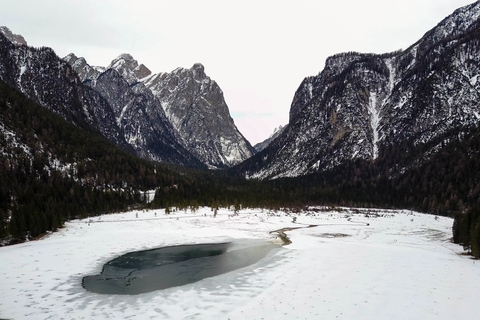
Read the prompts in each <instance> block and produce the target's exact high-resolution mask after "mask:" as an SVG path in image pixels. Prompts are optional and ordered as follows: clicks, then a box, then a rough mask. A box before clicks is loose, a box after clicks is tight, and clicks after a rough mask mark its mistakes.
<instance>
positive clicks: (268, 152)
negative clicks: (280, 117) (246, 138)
mask: <svg viewBox="0 0 480 320" xmlns="http://www.w3.org/2000/svg"><path fill="white" fill-rule="evenodd" d="M479 17H480V3H479V2H476V3H473V4H471V5H469V6H466V7H463V8H460V9H458V10H456V11H455V12H454V13H453V14H452V15H451V16H449V17H447V18H446V19H444V20H443V21H442V22H440V23H439V24H438V25H437V26H436V27H435V28H433V29H432V30H431V31H429V32H427V33H426V34H425V36H424V37H423V38H422V39H420V40H419V41H418V42H417V43H415V44H414V45H412V46H411V47H410V48H408V49H406V50H404V51H398V52H393V53H388V54H382V55H379V54H362V53H355V52H349V53H342V54H337V55H334V56H332V57H330V58H328V59H327V61H326V64H325V68H324V70H323V71H322V72H320V73H319V74H318V75H317V76H312V77H307V78H305V79H304V81H303V82H302V84H301V85H300V87H299V88H298V90H297V92H296V94H295V96H294V99H293V102H292V106H291V110H290V119H289V125H288V127H287V128H286V130H285V131H284V132H283V133H282V134H281V135H280V137H279V138H278V139H276V140H275V141H274V142H273V143H272V144H270V146H269V147H268V148H266V149H265V150H264V151H263V152H261V153H260V154H258V155H257V156H256V157H254V158H253V159H251V160H249V161H247V162H246V164H245V166H244V168H245V175H246V176H247V177H255V178H278V177H288V176H299V175H305V174H308V173H312V172H317V171H324V170H329V169H332V168H334V167H336V166H338V165H340V164H342V163H345V162H348V161H350V160H355V159H365V160H375V159H377V158H379V157H381V156H382V152H384V150H385V148H387V147H389V146H398V145H400V144H402V143H408V144H410V145H412V146H416V145H419V144H422V143H426V142H428V141H432V139H434V138H435V137H439V136H442V135H444V134H446V133H447V132H449V131H451V130H452V129H454V128H468V127H471V126H477V125H478V124H479V122H480V116H479V115H480V103H479V101H480V83H479V82H478V81H477V79H478V77H479V76H480V58H479V57H480V49H479V48H480V31H479V30H480V29H479V26H480V19H479ZM446 139H447V140H446V141H448V138H446Z"/></svg>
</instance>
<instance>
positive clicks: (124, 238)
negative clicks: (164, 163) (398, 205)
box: [0, 208, 480, 320]
mask: <svg viewBox="0 0 480 320" xmlns="http://www.w3.org/2000/svg"><path fill="white" fill-rule="evenodd" d="M357 211H358V210H354V209H346V208H344V209H343V211H342V212H335V211H332V212H314V211H311V212H303V213H300V214H288V213H285V212H278V213H274V212H269V211H267V210H261V209H257V210H253V209H249V210H241V211H240V213H239V214H238V215H237V216H232V214H233V212H232V211H228V210H224V209H222V210H219V213H218V215H217V217H216V218H213V212H212V211H211V210H210V208H201V209H200V210H198V211H197V212H196V213H191V212H190V211H188V212H184V211H179V212H174V213H172V214H171V215H165V214H164V211H163V210H156V211H131V212H127V213H119V214H113V215H106V216H101V217H95V218H91V219H84V220H75V221H71V222H69V223H67V224H66V228H64V229H62V230H60V231H59V232H56V233H53V234H51V235H49V236H48V237H46V238H45V239H43V240H40V241H32V242H27V243H23V244H20V245H15V246H9V247H3V248H0V261H2V263H1V264H0V276H1V281H0V318H8V319H93V318H102V319H119V318H122V319H128V318H135V319H214V318H217V319H231V320H233V319H273V318H275V319H454V318H457V319H459V318H464V319H472V318H475V317H476V316H477V315H478V314H479V312H480V305H478V303H477V302H476V298H477V297H478V296H479V295H480V281H479V280H480V269H479V264H478V263H475V261H474V260H471V259H470V258H468V257H466V256H462V255H459V253H461V252H462V248H461V247H460V246H458V245H454V244H452V243H451V242H450V240H449V239H450V237H451V226H452V220H451V219H448V218H443V217H438V218H434V216H431V215H423V214H419V213H415V212H410V211H386V210H382V211H375V212H374V211H372V210H370V211H366V210H365V211H364V210H362V211H358V213H354V212H357ZM366 214H369V215H370V217H367V216H366ZM292 216H295V217H296V222H297V223H293V217H292ZM310 224H312V225H318V226H317V227H312V228H301V229H295V230H291V231H287V232H286V233H287V235H288V236H289V237H290V239H291V240H292V244H290V245H288V246H284V247H283V248H281V249H279V250H275V251H273V252H271V253H270V254H269V255H268V256H267V257H266V258H264V259H263V260H261V261H260V262H258V263H256V264H254V265H252V266H249V267H246V268H242V269H239V270H236V271H233V272H230V273H226V274H223V275H220V276H216V277H212V278H207V279H204V280H202V281H199V282H196V283H193V284H190V285H185V286H181V287H175V288H170V289H167V290H162V291H155V292H150V293H145V294H140V295H135V296H124V295H100V294H94V293H90V292H87V291H85V290H84V289H83V288H82V286H81V279H82V278H83V276H85V275H91V274H96V273H98V272H100V271H101V268H102V266H103V264H104V263H105V262H107V261H109V260H111V259H113V258H115V257H116V256H119V255H121V254H123V253H126V252H129V251H134V250H143V249H149V248H155V247H160V246H169V245H177V244H186V243H189V244H191V243H205V242H222V241H234V240H241V239H258V240H262V239H263V240H266V241H269V240H273V238H274V237H275V236H274V235H273V234H270V233H269V232H270V231H273V230H278V229H281V228H285V227H289V228H298V227H306V226H308V225H310ZM367 224H368V225H367Z"/></svg>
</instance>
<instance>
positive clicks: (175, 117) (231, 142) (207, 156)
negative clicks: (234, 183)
mask: <svg viewBox="0 0 480 320" xmlns="http://www.w3.org/2000/svg"><path fill="white" fill-rule="evenodd" d="M141 81H142V82H143V83H144V84H145V86H146V87H147V88H149V89H150V90H151V91H152V93H153V94H154V95H155V96H156V97H157V98H158V99H159V101H160V103H161V106H162V107H163V109H164V110H165V113H166V115H167V117H168V119H169V120H170V122H171V123H172V125H173V127H174V128H175V129H176V130H177V132H178V135H179V137H180V142H181V144H182V145H183V146H184V147H185V148H186V149H187V150H189V151H190V152H192V153H193V154H194V155H195V156H197V157H198V158H199V159H201V160H202V161H203V162H204V163H207V164H209V165H211V166H216V167H225V166H231V165H234V164H238V163H240V162H242V161H243V160H246V159H247V158H249V157H251V156H252V155H253V154H254V152H255V151H254V149H253V148H252V146H251V145H250V143H249V142H248V141H247V140H246V139H245V138H244V137H243V135H242V134H241V133H240V131H238V129H237V127H236V126H235V123H234V122H233V119H232V118H231V117H230V112H229V110H228V106H227V104H226V103H225V100H224V97H223V92H222V90H221V89H220V87H219V86H218V84H217V83H216V82H215V81H213V80H212V79H210V77H208V76H207V75H206V74H205V70H204V67H203V65H201V64H199V63H197V64H195V65H193V67H192V68H190V69H185V68H177V69H175V70H174V71H172V72H170V73H161V74H154V75H151V76H149V77H147V78H144V79H142V80H141Z"/></svg>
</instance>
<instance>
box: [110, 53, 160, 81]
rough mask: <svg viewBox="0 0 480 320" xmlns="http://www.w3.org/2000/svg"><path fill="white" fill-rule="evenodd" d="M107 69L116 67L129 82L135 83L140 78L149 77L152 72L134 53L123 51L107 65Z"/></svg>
mask: <svg viewBox="0 0 480 320" xmlns="http://www.w3.org/2000/svg"><path fill="white" fill-rule="evenodd" d="M107 69H115V70H117V71H118V73H120V74H121V75H122V76H123V77H124V78H125V79H126V80H127V81H128V83H129V84H133V83H135V82H137V81H139V80H140V79H143V78H145V77H148V76H149V75H151V74H152V72H151V71H150V70H149V69H148V68H147V67H146V66H145V65H143V64H139V63H138V61H137V60H135V59H134V58H133V56H132V55H130V54H128V53H122V54H121V55H119V56H118V57H117V58H115V59H113V60H112V62H111V63H110V64H109V65H108V66H107Z"/></svg>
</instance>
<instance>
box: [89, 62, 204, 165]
mask: <svg viewBox="0 0 480 320" xmlns="http://www.w3.org/2000/svg"><path fill="white" fill-rule="evenodd" d="M85 85H87V86H89V87H91V88H92V89H93V90H95V91H96V92H98V93H99V94H100V95H101V96H102V97H104V98H105V99H106V100H107V101H108V103H109V105H110V106H111V107H112V109H113V113H114V119H115V121H116V124H117V126H118V127H119V128H120V129H121V130H122V132H123V135H124V138H125V140H126V142H127V143H128V144H129V145H130V146H132V148H133V149H134V150H135V152H136V153H137V154H138V155H139V156H141V157H143V158H146V159H151V160H156V161H164V162H168V163H175V164H180V165H187V166H193V167H201V166H202V164H201V162H200V161H199V160H198V159H197V158H196V157H194V156H193V155H192V154H191V153H190V152H188V151H187V150H185V148H183V147H182V146H181V145H180V144H179V143H178V142H177V140H176V138H175V135H174V130H173V128H172V126H171V125H170V123H169V121H168V120H167V118H166V116H165V113H164V112H163V109H162V108H160V107H159V102H158V100H157V99H156V98H155V97H154V96H153V94H152V93H151V91H150V90H148V89H147V88H146V87H145V86H144V85H143V84H142V83H140V82H135V83H132V84H129V83H128V82H127V80H126V79H125V77H124V76H122V75H121V74H119V73H118V72H117V71H116V70H115V69H107V70H106V71H105V72H103V73H101V74H100V75H99V76H98V77H97V78H96V79H95V80H87V81H86V82H85Z"/></svg>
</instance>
